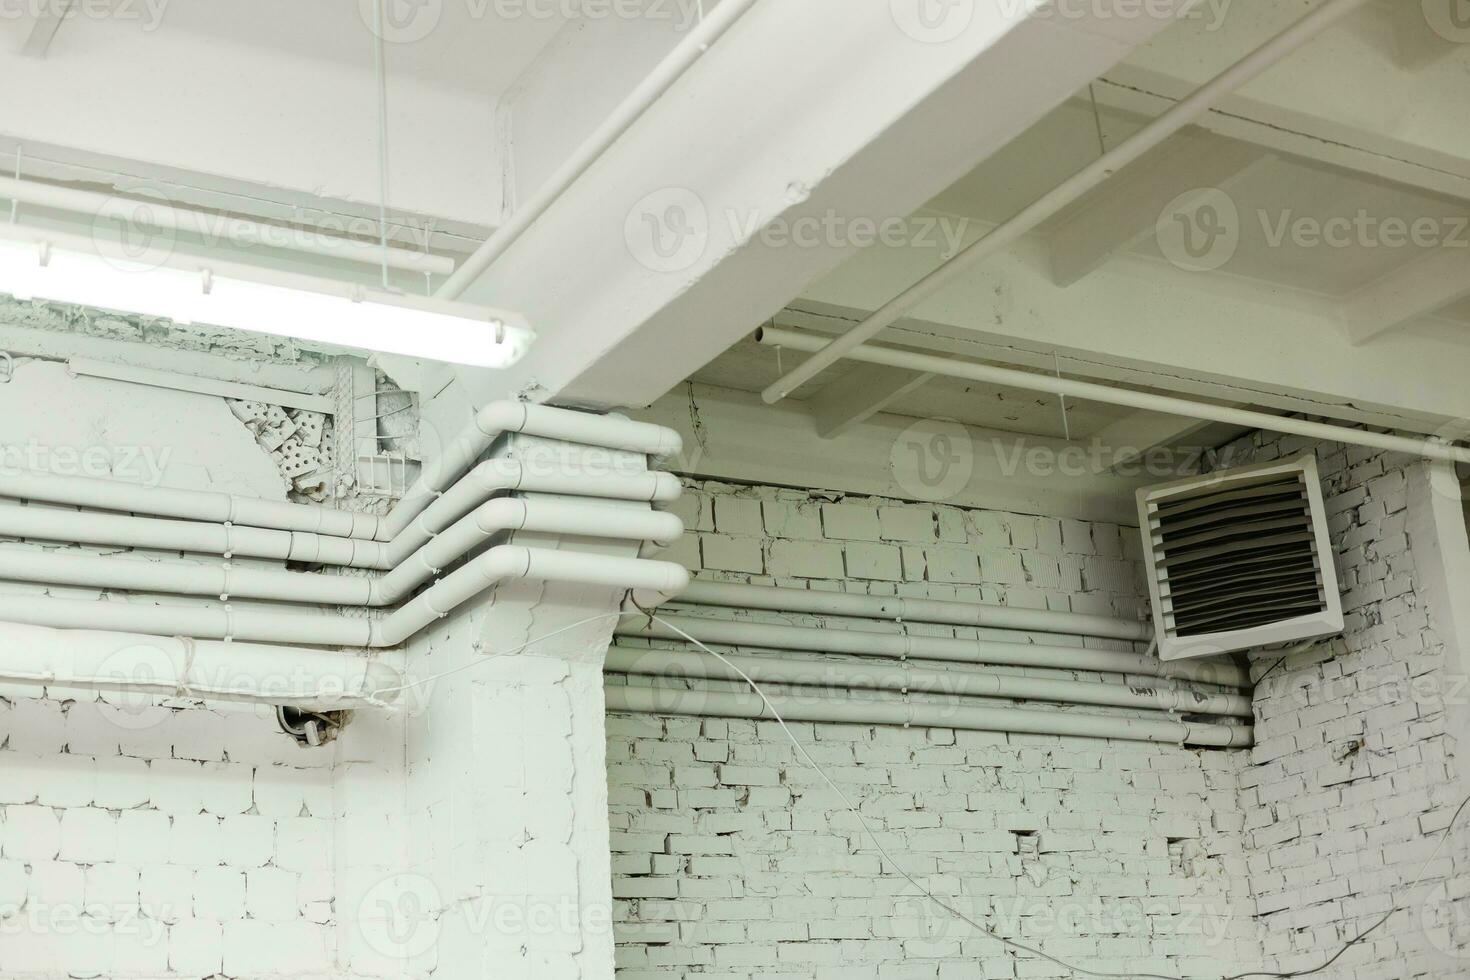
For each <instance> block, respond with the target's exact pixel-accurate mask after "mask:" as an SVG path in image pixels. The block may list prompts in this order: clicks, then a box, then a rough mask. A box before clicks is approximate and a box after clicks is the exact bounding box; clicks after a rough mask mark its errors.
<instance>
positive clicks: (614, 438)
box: [0, 401, 682, 554]
mask: <svg viewBox="0 0 1470 980" xmlns="http://www.w3.org/2000/svg"><path fill="white" fill-rule="evenodd" d="M505 432H525V433H527V434H530V435H537V436H543V437H546V438H551V439H560V440H563V441H567V442H575V443H579V444H582V445H588V446H600V447H604V448H608V449H616V450H622V451H627V452H643V453H647V454H650V455H665V454H671V453H677V452H678V451H679V448H680V446H681V445H682V443H681V440H680V437H679V435H678V433H676V432H674V431H673V430H672V429H667V428H664V427H663V426H658V425H651V424H649V423H646V422H633V421H630V420H628V419H624V418H617V417H611V416H603V415H591V414H588V413H584V412H571V411H567V410H566V409H560V408H548V407H546V406H544V405H525V404H522V403H520V402H504V401H502V402H493V403H491V404H490V405H487V406H486V407H485V408H484V409H482V410H481V411H480V412H478V413H477V414H476V416H475V420H474V422H473V423H472V424H471V425H470V426H469V427H468V428H467V429H466V431H465V432H462V433H461V434H460V435H459V436H458V437H457V438H455V439H454V440H453V441H452V442H451V443H450V445H449V446H446V447H445V451H444V452H443V453H441V454H440V456H439V457H438V458H437V459H436V460H435V461H434V462H432V463H430V464H429V466H428V467H427V468H426V470H425V472H424V473H421V474H420V476H419V479H418V480H417V481H416V482H415V483H414V485H413V487H412V488H410V490H409V492H408V494H407V495H406V496H405V497H404V498H403V499H402V500H400V501H399V502H398V504H397V505H396V506H395V507H394V508H393V510H392V511H391V512H389V514H388V515H387V516H385V517H381V518H380V517H378V516H376V515H373V514H364V513H359V512H356V511H346V510H335V509H333V508H330V507H322V506H320V505H316V504H293V503H285V502H281V501H272V500H260V499H258V498H253V497H238V496H234V495H232V494H227V493H219V492H216V491H212V490H182V489H175V488H171V487H146V486H139V485H137V484H130V483H123V482H121V481H117V480H106V479H94V478H91V477H81V476H59V475H53V474H25V475H5V476H0V497H11V498H15V499H20V500H35V501H43V502H45V503H52V504H68V505H71V506H74V507H87V508H92V509H95V510H106V511H114V512H118V513H128V514H146V515H151V516H156V517H173V518H182V519H184V520H190V521H205V522H213V523H230V524H232V525H235V526H245V527H254V528H261V529H266V530H275V531H301V532H307V533H312V534H324V535H330V536H333V537H342V538H357V539H361V540H376V541H380V542H385V543H386V542H389V541H392V540H393V539H394V538H395V537H396V536H397V535H398V534H399V533H400V532H401V531H403V530H404V529H405V528H407V527H408V526H409V524H410V522H412V521H413V520H414V518H416V517H418V516H419V515H420V514H421V513H422V512H423V511H424V510H425V509H426V508H428V507H429V506H430V504H432V503H434V502H435V501H436V500H439V499H440V498H441V496H442V495H443V494H444V493H445V491H448V490H449V489H450V485H451V484H452V483H454V482H455V481H457V480H458V479H459V478H460V477H461V476H462V475H463V474H464V472H465V471H466V470H467V469H468V468H469V466H471V465H472V464H473V463H474V461H475V460H476V459H478V458H479V456H480V455H481V454H483V453H484V452H485V451H486V450H487V449H488V448H489V447H490V445H491V443H492V442H494V440H495V439H496V438H497V437H499V436H500V435H501V434H502V433H505ZM490 462H491V463H499V464H507V465H504V466H502V467H501V469H502V470H506V471H508V470H509V468H510V467H511V466H515V465H519V464H518V463H516V461H514V460H500V461H496V460H491V461H490ZM487 472H489V471H487ZM573 474H575V477H574V478H575V479H576V480H577V481H579V482H580V481H583V480H587V481H589V485H590V481H591V480H593V479H598V480H602V481H604V484H603V485H606V486H615V485H616V484H617V481H618V480H619V479H625V480H626V479H633V476H632V475H627V476H619V475H607V476H598V477H595V478H594V477H592V476H591V474H589V473H588V472H587V471H586V470H580V471H579V470H577V469H576V468H575V467H568V468H567V469H566V470H565V471H564V472H562V473H552V474H545V476H546V479H547V481H548V482H553V483H557V484H558V485H560V484H564V483H566V482H568V480H569V479H571V478H573ZM540 475H541V474H536V476H538V477H539V476H540ZM637 476H638V477H643V476H647V474H638V475H637ZM650 479H654V480H657V481H659V483H660V487H661V489H660V490H659V491H658V494H659V495H650V496H647V497H638V498H635V499H666V498H665V497H664V496H662V494H667V493H669V492H673V493H674V495H675V496H677V489H675V490H672V491H670V489H669V487H670V486H675V487H676V486H677V483H678V481H677V480H676V479H675V478H673V477H672V476H670V475H668V474H660V475H659V476H657V477H650ZM670 481H672V484H671V483H670ZM514 488H515V489H526V490H535V489H537V487H534V486H532V485H531V483H530V482H529V480H527V481H522V482H521V483H519V484H518V485H517V486H516V487H514ZM555 492H559V493H578V492H582V493H584V495H585V494H587V493H592V494H597V495H601V496H617V494H615V493H605V494H604V493H601V492H600V489H594V490H592V491H578V490H556V491H555ZM640 492H641V491H640ZM468 494H469V490H468V489H466V490H465V491H463V492H462V493H461V494H460V495H457V497H458V499H461V501H462V503H463V506H462V509H460V510H459V512H458V513H455V514H453V515H452V516H451V517H448V518H447V519H445V520H443V522H442V523H441V524H440V527H445V526H448V525H449V524H450V523H452V522H453V521H454V520H456V519H458V518H459V517H461V516H463V515H464V514H465V513H466V512H467V511H468V510H469V509H470V507H472V506H474V505H475V504H478V503H480V502H481V501H482V500H483V499H484V498H483V497H481V498H480V499H478V500H469V499H467V495H468ZM422 543H423V542H422V541H419V542H418V543H417V544H414V545H412V546H411V547H409V548H408V549H407V551H406V552H405V554H407V553H409V552H412V551H413V550H414V549H416V548H418V547H419V546H420V545H422Z"/></svg>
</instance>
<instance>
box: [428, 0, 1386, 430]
mask: <svg viewBox="0 0 1470 980" xmlns="http://www.w3.org/2000/svg"><path fill="white" fill-rule="evenodd" d="M1366 2H1367V0H1327V2H1326V3H1323V4H1322V5H1321V6H1319V7H1317V8H1316V9H1315V10H1313V11H1312V12H1311V13H1309V14H1307V15H1306V16H1305V17H1303V18H1302V19H1301V20H1299V21H1297V22H1296V23H1295V24H1293V25H1292V26H1290V27H1288V28H1287V29H1286V30H1285V31H1282V32H1281V33H1280V34H1278V35H1276V36H1275V37H1273V38H1272V39H1271V40H1269V41H1267V42H1266V43H1265V44H1263V45H1261V46H1260V47H1258V48H1256V49H1255V50H1254V51H1252V52H1250V53H1249V54H1247V55H1246V56H1245V57H1243V58H1241V59H1240V60H1239V61H1237V62H1236V63H1235V64H1233V65H1231V66H1230V67H1229V68H1227V69H1225V70H1224V71H1223V72H1221V73H1220V74H1218V75H1216V76H1215V77H1214V78H1212V79H1210V80H1209V81H1208V82H1206V83H1205V84H1204V85H1202V86H1200V87H1199V88H1198V89H1197V90H1195V92H1194V93H1193V94H1191V95H1189V96H1187V97H1185V98H1184V99H1182V100H1180V101H1179V102H1177V103H1175V104H1174V105H1173V106H1172V107H1170V108H1169V110H1168V111H1167V112H1164V113H1163V114H1162V115H1160V116H1159V117H1158V118H1156V119H1154V120H1153V121H1152V122H1150V123H1149V124H1148V125H1147V126H1144V127H1143V128H1142V129H1140V130H1139V131H1138V132H1136V133H1134V134H1133V135H1132V136H1130V137H1129V138H1128V139H1126V140H1124V141H1123V142H1121V143H1119V144H1118V145H1117V146H1115V147H1113V148H1112V149H1111V150H1108V151H1107V152H1106V153H1104V154H1102V155H1101V156H1099V157H1098V158H1097V159H1096V160H1094V161H1093V162H1092V163H1090V164H1088V165H1087V166H1086V167H1084V168H1082V169H1081V170H1079V171H1077V173H1075V174H1073V175H1072V176H1071V177H1069V178H1067V179H1066V180H1065V181H1063V182H1062V183H1060V184H1058V185H1057V186H1056V187H1055V188H1053V189H1052V190H1051V191H1049V192H1048V193H1046V194H1044V195H1043V196H1042V197H1040V198H1037V199H1036V200H1035V201H1033V202H1032V203H1031V204H1028V205H1027V206H1026V207H1025V208H1023V209H1022V210H1021V211H1020V212H1019V213H1017V214H1016V215H1015V216H1014V217H1012V218H1010V219H1008V220H1007V221H1005V222H1003V223H1002V224H1000V225H998V226H996V227H995V228H994V229H992V230H991V231H990V232H989V234H987V235H985V237H983V238H981V239H979V240H978V241H975V242H972V243H971V244H970V245H968V246H967V247H965V248H964V249H962V250H961V251H960V252H959V253H958V254H957V255H955V256H954V257H953V258H951V259H949V260H948V261H946V262H945V263H944V264H942V265H941V266H939V268H937V269H935V270H934V271H933V272H930V273H929V274H928V275H926V276H924V278H922V279H920V280H919V281H918V282H916V283H914V284H913V285H912V286H910V287H909V288H908V289H905V290H904V291H903V292H902V293H899V294H898V295H897V296H896V297H894V298H893V299H891V300H889V301H888V302H887V303H884V304H883V306H881V307H880V308H879V309H878V310H877V311H875V312H874V313H872V314H871V315H869V316H868V317H867V319H865V320H863V321H862V322H861V323H859V324H857V325H856V326H854V327H853V328H852V329H850V330H848V331H847V332H846V333H844V334H842V335H841V336H840V337H837V338H836V339H834V340H832V341H830V342H828V343H825V344H823V345H822V346H821V347H820V348H819V350H818V352H817V353H816V355H815V356H814V357H810V358H807V360H805V361H804V362H802V363H801V364H799V365H797V366H796V367H795V368H793V369H792V370H790V371H788V372H786V374H784V375H783V376H781V377H780V378H778V379H776V381H775V382H773V383H772V384H771V385H770V386H769V387H767V388H766V390H765V391H763V392H762V393H761V397H762V398H763V399H764V400H765V401H766V402H767V403H772V404H773V403H775V402H778V401H780V400H781V399H783V398H785V397H786V396H787V395H789V394H791V392H793V391H795V390H796V389H797V388H798V387H800V386H801V385H802V384H804V383H806V382H807V381H810V380H811V379H812V378H814V377H816V376H817V374H818V373H820V372H821V371H823V370H825V369H826V368H828V367H830V366H831V365H832V364H833V363H834V362H836V361H837V359H838V358H840V357H843V356H844V355H848V354H849V353H850V352H851V351H852V350H853V348H855V347H857V346H858V345H859V344H861V343H863V342H865V341H867V340H870V339H872V338H873V337H874V336H876V335H877V334H878V332H879V331H881V330H883V329H885V328H886V327H889V326H891V325H893V324H894V323H896V322H897V321H898V319H899V318H900V317H902V316H903V315H904V314H905V313H907V312H908V311H910V310H912V309H913V308H914V307H916V306H918V305H919V304H920V303H922V302H923V301H924V300H926V299H928V298H929V297H930V296H932V295H934V294H935V293H937V292H939V290H941V289H943V288H944V287H945V286H947V285H948V284H949V283H950V282H952V281H954V279H956V278H957V277H958V276H959V275H960V274H962V273H964V272H965V271H966V270H968V269H969V268H970V267H971V266H973V265H975V264H976V263H978V262H981V261H983V260H984V259H986V258H989V257H990V256H992V255H995V254H996V253H998V252H1000V251H1001V250H1003V249H1005V248H1008V247H1009V246H1010V245H1011V244H1013V243H1014V242H1015V241H1016V240H1017V239H1019V238H1020V237H1021V236H1022V235H1025V234H1026V233H1027V232H1030V231H1031V230H1033V229H1034V228H1036V226H1037V225H1039V224H1041V223H1042V222H1043V221H1045V220H1047V219H1048V218H1050V217H1052V216H1053V215H1055V214H1057V213H1058V212H1060V211H1061V210H1062V209H1063V208H1065V207H1066V206H1067V205H1069V204H1071V203H1072V202H1074V201H1076V200H1077V199H1078V198H1080V197H1082V195H1084V194H1086V193H1087V192H1088V191H1090V190H1092V189H1093V188H1095V187H1097V186H1098V185H1100V184H1102V183H1103V182H1104V181H1106V180H1107V179H1108V178H1109V177H1111V176H1112V175H1113V174H1114V173H1116V172H1117V171H1119V170H1121V169H1122V168H1124V167H1126V166H1127V165H1128V164H1130V163H1132V162H1133V161H1135V160H1137V159H1138V158H1139V157H1141V156H1143V155H1144V154H1145V153H1147V152H1148V151H1149V150H1151V149H1153V148H1154V147H1155V146H1158V145H1159V144H1160V143H1162V142H1163V141H1164V140H1166V139H1168V138H1169V137H1170V136H1172V135H1174V134H1175V133H1177V132H1179V130H1181V129H1183V128H1184V127H1185V126H1187V125H1189V123H1190V122H1192V121H1193V120H1194V119H1195V118H1197V117H1198V116H1200V115H1201V114H1203V113H1204V112H1206V111H1208V110H1209V108H1210V105H1211V103H1213V102H1215V101H1216V100H1218V99H1219V98H1221V97H1222V96H1225V95H1228V94H1229V93H1230V92H1233V91H1234V90H1235V89H1237V88H1239V87H1240V86H1241V85H1243V84H1245V83H1246V82H1248V81H1250V80H1251V79H1252V78H1254V77H1256V76H1257V75H1259V74H1260V73H1261V72H1263V71H1265V70H1266V69H1267V68H1270V67H1271V66H1272V65H1274V64H1276V63H1277V62H1278V61H1280V60H1281V59H1282V58H1284V57H1286V56H1287V55H1288V54H1290V53H1291V52H1293V51H1295V50H1296V49H1297V48H1299V47H1300V46H1301V45H1303V44H1305V43H1306V42H1307V41H1310V40H1311V39H1312V38H1314V37H1316V36H1317V35H1318V34H1319V33H1321V32H1322V31H1323V30H1325V29H1326V28H1328V27H1329V26H1331V25H1332V24H1333V23H1334V22H1335V21H1337V20H1339V19H1340V18H1342V17H1343V16H1345V15H1347V14H1349V13H1351V12H1352V11H1354V10H1356V9H1357V8H1358V7H1361V6H1362V5H1363V4H1364V3H1366ZM459 272H461V273H462V272H464V269H463V267H461V269H460V270H459ZM456 275H458V273H456ZM1175 414H1177V413H1175Z"/></svg>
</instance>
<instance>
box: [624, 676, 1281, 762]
mask: <svg viewBox="0 0 1470 980" xmlns="http://www.w3.org/2000/svg"><path fill="white" fill-rule="evenodd" d="M604 692H605V695H606V699H607V710H608V711H631V712H640V713H646V714H661V715H685V716H692V717H699V718H751V719H760V720H767V719H769V720H774V718H773V716H772V715H771V713H770V711H769V710H768V709H767V708H766V706H765V704H764V702H762V701H761V699H760V698H759V697H757V696H756V695H755V693H754V692H752V691H748V690H747V691H740V692H732V691H711V690H706V689H704V688H698V687H696V688H693V689H690V688H685V687H663V686H654V687H643V686H633V685H622V684H608V685H606V687H605V688H604ZM767 697H769V698H770V699H771V703H772V704H773V705H775V707H776V710H777V711H779V712H780V713H781V716H782V717H783V718H785V719H786V720H787V721H811V722H832V723H837V724H847V725H900V726H903V727H905V728H907V727H910V726H913V725H921V726H924V727H928V728H954V729H960V730H962V731H982V732H1020V733H1025V734H1029V735H1069V736H1074V737H1082V738H1115V739H1126V740H1132V741H1141V742H1166V743H1170V744H1174V745H1205V746H1215V747H1220V748H1226V747H1233V746H1241V747H1244V746H1248V745H1250V744H1251V742H1252V737H1251V729H1249V728H1246V727H1243V726H1235V725H1211V724H1196V723H1193V722H1175V721H1151V720H1144V719H1139V718H1114V717H1109V716H1105V715H1091V714H1084V713H1083V712H1079V711H1057V710H1036V709H1027V708H1003V707H991V706H989V705H986V706H980V705H967V704H961V703H959V702H957V701H947V702H938V701H905V702H896V701H867V700H856V699H853V698H851V697H841V698H822V697H807V696H805V695H802V696H793V695H788V694H777V693H772V692H767Z"/></svg>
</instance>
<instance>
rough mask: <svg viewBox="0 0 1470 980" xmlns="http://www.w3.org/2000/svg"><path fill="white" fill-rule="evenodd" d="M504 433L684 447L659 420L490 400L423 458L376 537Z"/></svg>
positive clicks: (668, 449)
mask: <svg viewBox="0 0 1470 980" xmlns="http://www.w3.org/2000/svg"><path fill="white" fill-rule="evenodd" d="M507 432H523V433H525V434H527V435H533V436H541V437H542V438H546V439H557V440H560V441H562V442H572V443H577V444H578V445H583V446H601V447H603V448H606V449H621V450H624V451H627V452H635V453H644V454H646V455H649V456H674V455H677V454H678V453H679V452H680V451H681V450H682V449H683V446H684V441H683V439H682V437H680V435H679V433H677V432H675V431H674V430H673V429H669V428H665V427H664V426H661V425H652V424H650V423H647V422H634V421H631V420H629V419H625V418H618V417H615V416H609V415H590V414H587V413H585V412H570V411H567V410H566V409H563V408H550V407H548V406H546V405H528V404H525V403H523V402H511V401H498V402H491V403H490V404H489V405H486V406H485V407H484V408H482V409H480V411H478V412H476V413H475V417H474V419H473V421H471V422H470V424H469V425H467V426H465V427H464V428H463V429H461V430H460V431H459V433H458V434H457V435H455V436H454V438H452V439H450V440H449V441H448V442H447V443H445V445H444V446H443V448H442V449H441V450H440V452H439V455H438V456H437V457H435V458H434V459H432V460H428V461H426V462H425V464H424V468H423V470H422V471H421V472H420V473H419V477H418V479H417V480H415V481H414V483H413V485H412V486H410V487H409V488H408V490H407V491H406V492H405V493H404V495H403V499H402V500H400V501H398V503H397V504H396V505H395V506H394V507H393V510H392V511H391V512H390V513H389V514H388V516H387V517H386V518H385V519H384V522H383V527H382V529H381V534H380V535H379V538H378V540H380V541H389V540H392V538H393V537H394V536H396V535H397V534H398V533H399V532H400V531H402V530H403V529H404V528H406V527H407V526H408V524H409V522H410V521H412V520H413V519H414V518H415V517H417V516H418V515H419V514H420V513H421V512H422V511H423V510H424V509H425V508H427V507H428V506H429V505H430V504H431V503H433V502H434V501H435V500H436V499H437V498H438V497H439V496H440V495H441V494H443V493H444V492H445V491H446V490H448V489H449V488H450V486H451V485H452V484H454V482H455V481H457V480H458V479H459V478H460V477H461V476H463V475H464V473H465V471H467V470H468V469H469V468H470V467H471V466H473V465H474V464H475V461H476V460H478V459H479V458H480V457H481V456H482V455H484V453H485V451H486V450H487V449H489V448H490V446H491V444H492V443H493V442H494V441H495V440H496V439H498V438H500V436H502V435H504V434H505V433H507Z"/></svg>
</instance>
